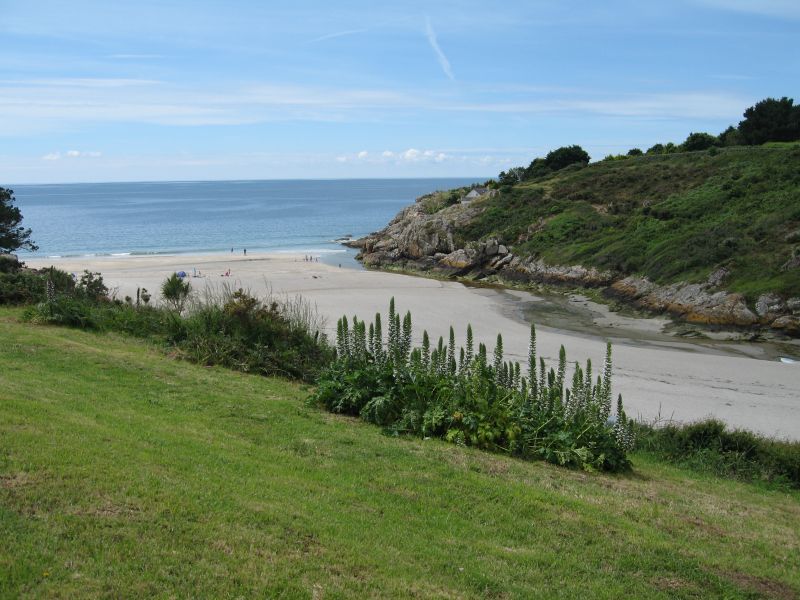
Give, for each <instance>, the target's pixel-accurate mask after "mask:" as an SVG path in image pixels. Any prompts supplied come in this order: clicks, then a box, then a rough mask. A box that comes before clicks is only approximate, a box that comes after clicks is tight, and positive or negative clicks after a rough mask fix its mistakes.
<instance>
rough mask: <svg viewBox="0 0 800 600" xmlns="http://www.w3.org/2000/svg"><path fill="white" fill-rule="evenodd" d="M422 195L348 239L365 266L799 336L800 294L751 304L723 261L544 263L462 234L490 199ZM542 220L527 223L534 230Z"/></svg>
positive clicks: (500, 242) (505, 244)
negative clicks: (624, 266)
mask: <svg viewBox="0 0 800 600" xmlns="http://www.w3.org/2000/svg"><path fill="white" fill-rule="evenodd" d="M424 199H425V198H424V197H423V198H422V199H419V200H417V202H415V203H414V204H413V205H411V206H408V207H406V208H404V209H403V210H402V211H401V212H400V213H399V214H398V215H397V216H396V217H395V218H394V219H393V220H392V221H391V222H390V223H389V224H388V225H387V226H386V227H385V228H384V229H382V230H380V231H377V232H375V233H372V234H370V235H368V236H366V237H363V238H360V239H357V240H350V241H347V242H345V244H346V245H348V246H350V247H353V248H358V249H359V254H358V257H357V258H358V259H359V260H361V261H362V263H363V264H364V265H365V266H366V267H370V268H376V269H393V270H403V271H412V272H418V273H427V274H430V275H435V276H445V277H452V278H459V279H464V280H473V281H486V282H493V283H499V284H506V285H520V284H522V285H525V284H545V285H550V286H563V287H567V288H570V289H574V288H576V287H578V288H593V289H597V290H599V291H600V292H601V293H602V295H603V296H605V297H606V298H608V299H611V300H615V301H619V302H622V303H624V304H626V305H629V306H632V307H636V308H638V309H643V310H645V311H648V312H651V313H654V314H668V315H670V316H672V317H673V318H676V319H678V320H683V321H685V322H688V323H694V324H703V325H711V326H719V327H726V328H728V327H736V328H747V329H759V328H760V329H764V328H768V329H771V330H774V331H776V332H781V333H784V334H786V335H789V336H791V337H800V298H797V297H785V296H782V295H781V294H780V293H777V292H773V293H764V294H761V295H759V296H758V297H757V298H756V299H755V301H752V300H751V301H750V302H748V300H747V298H746V297H745V295H743V294H741V293H736V292H731V291H728V290H726V288H725V283H726V280H727V278H728V276H729V271H728V270H727V269H726V268H725V267H720V268H717V269H715V270H713V271H712V272H711V274H710V275H709V276H708V277H707V279H706V280H704V281H699V282H698V281H678V282H673V283H669V284H657V283H655V282H653V281H651V280H650V279H648V278H647V277H646V276H642V275H632V274H626V273H624V272H620V271H614V270H609V269H599V268H597V267H593V266H584V265H581V264H566V265H565V264H548V263H547V262H545V261H544V260H543V259H541V258H538V257H536V256H531V255H526V254H525V253H522V252H520V253H516V252H515V251H514V244H513V243H514V242H515V241H516V240H504V239H502V238H500V237H497V236H489V237H485V238H483V239H480V240H463V237H462V233H461V231H462V230H463V228H464V227H465V226H466V225H467V224H469V223H470V222H472V221H473V219H475V218H476V217H478V216H479V215H480V214H481V213H482V212H483V211H484V210H486V209H487V206H488V200H489V199H488V198H484V199H478V200H474V201H471V202H465V203H455V204H452V205H450V206H446V207H444V208H441V209H439V210H436V211H430V209H429V208H428V205H427V204H426V202H424ZM539 228H540V225H539V224H534V225H532V226H530V227H529V228H528V233H527V235H528V236H535V235H536V234H537V229H539Z"/></svg>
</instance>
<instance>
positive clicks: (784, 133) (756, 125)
mask: <svg viewBox="0 0 800 600" xmlns="http://www.w3.org/2000/svg"><path fill="white" fill-rule="evenodd" d="M793 104H794V100H792V99H791V98H787V97H785V96H784V97H783V98H781V99H780V100H776V99H775V98H766V99H764V100H762V101H761V102H757V103H756V104H755V105H754V106H751V107H750V108H748V109H747V110H746V111H744V120H743V121H741V122H740V123H739V131H740V132H741V134H742V137H743V138H744V141H745V143H746V144H748V145H751V146H753V145H758V144H763V143H765V142H793V141H795V140H800V105H799V106H793Z"/></svg>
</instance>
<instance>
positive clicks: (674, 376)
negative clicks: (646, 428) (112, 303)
mask: <svg viewBox="0 0 800 600" xmlns="http://www.w3.org/2000/svg"><path fill="white" fill-rule="evenodd" d="M26 262H27V264H28V265H29V266H31V267H43V266H49V265H50V264H55V265H56V266H57V267H59V268H61V269H64V270H66V271H74V272H77V273H80V272H81V271H83V269H89V270H92V271H99V272H101V273H102V274H103V276H104V278H105V281H106V283H107V285H109V287H112V288H116V289H117V294H118V297H120V298H122V297H124V296H126V295H130V296H135V295H136V288H137V287H145V288H147V289H148V290H150V291H151V292H152V293H154V299H157V297H158V296H157V290H158V288H159V285H160V283H161V282H162V281H163V280H164V279H165V278H166V277H167V276H169V275H170V274H171V273H173V272H175V271H176V270H184V271H186V272H187V273H189V274H190V275H191V274H192V272H193V269H195V270H197V271H199V272H200V273H201V274H202V277H196V278H191V279H190V281H191V283H192V286H193V287H194V288H195V289H197V290H200V289H203V288H204V287H206V286H219V285H220V284H221V283H229V284H231V285H233V286H235V287H244V288H248V289H250V290H251V291H252V292H254V293H262V292H264V291H265V290H266V288H267V287H268V286H269V287H271V289H272V290H273V291H274V292H278V293H288V294H302V296H303V297H305V298H306V299H308V300H309V301H311V302H312V303H314V304H316V306H317V309H318V310H319V312H320V313H321V315H323V316H324V317H326V319H327V329H328V331H329V332H330V331H333V330H335V325H336V320H337V319H338V318H339V317H340V316H341V315H342V314H345V313H346V314H347V315H357V316H358V317H359V318H362V319H363V318H372V317H373V316H374V314H375V313H376V312H377V311H380V312H382V313H383V314H384V315H385V313H386V311H387V307H388V302H389V298H391V297H392V296H394V297H395V300H396V303H397V307H398V310H401V311H402V312H405V311H406V310H410V311H411V314H412V315H413V320H414V328H415V334H416V337H417V338H420V337H421V334H422V330H423V329H427V330H428V332H429V333H430V334H431V337H432V338H433V339H434V340H435V339H436V338H438V336H439V335H442V336H444V337H445V339H446V338H447V335H448V327H449V325H450V324H453V325H454V326H455V330H456V339H457V342H458V343H463V340H464V332H465V330H466V326H467V324H468V323H471V324H472V327H473V330H474V332H475V337H476V340H478V341H483V342H486V343H487V345H488V346H489V349H490V352H491V350H492V349H493V348H494V339H495V336H496V335H497V333H498V332H501V333H502V334H503V342H504V346H505V349H506V353H507V356H510V357H511V358H513V359H514V360H519V361H520V362H521V363H523V364H524V363H525V362H526V361H527V346H528V327H527V326H526V325H525V324H524V323H523V322H521V321H520V319H519V318H515V316H514V315H513V314H512V313H513V311H511V310H509V306H508V302H509V301H508V299H507V298H506V299H504V298H503V295H502V294H499V293H494V292H491V291H489V290H480V289H473V288H468V287H465V286H463V285H461V284H459V283H454V282H441V281H435V280H431V279H425V278H420V277H410V276H406V275H398V274H392V273H382V272H376V271H363V270H354V269H347V268H338V267H336V266H330V265H326V264H323V263H317V262H314V263H309V262H304V261H303V258H302V256H293V255H282V254H277V255H254V256H247V257H243V256H241V255H227V254H221V255H207V256H185V255H178V256H156V257H122V258H116V257H102V258H94V257H91V258H62V259H30V260H27V261H26ZM228 269H230V271H231V276H230V277H221V276H220V275H221V274H222V273H224V272H225V271H226V270H228ZM562 344H563V345H564V346H565V347H566V349H567V357H568V359H569V360H570V362H573V361H575V360H578V361H580V362H581V363H583V362H584V361H585V360H586V359H587V358H591V359H592V362H593V364H594V365H596V366H597V367H599V366H600V365H602V361H603V358H604V355H605V345H604V342H603V340H602V339H598V338H595V337H591V336H583V335H577V334H575V333H569V332H565V331H559V330H554V329H547V328H540V330H539V333H538V347H539V353H540V354H541V355H543V356H544V357H545V359H546V360H547V361H548V362H549V364H550V365H554V364H555V361H556V358H557V356H558V348H559V346H560V345H562ZM614 386H615V392H617V391H618V392H621V393H622V395H623V398H624V402H625V406H626V410H627V411H628V413H629V415H637V416H639V417H641V418H643V419H646V420H652V419H655V418H656V417H658V416H660V417H661V418H664V419H670V418H671V419H675V420H679V421H691V420H696V419H700V418H703V417H708V416H715V417H718V418H720V419H722V420H724V421H725V422H727V423H729V424H730V425H732V426H735V427H742V428H746V429H750V430H753V431H758V432H762V433H766V434H768V435H773V436H777V437H782V438H784V437H785V438H790V439H795V440H797V439H800V363H797V364H783V363H780V362H771V361H765V360H755V359H752V358H746V357H737V356H726V355H720V354H719V353H714V352H712V351H710V350H705V349H703V348H701V347H697V346H695V347H693V346H690V345H683V346H682V347H680V348H668V347H663V348H659V347H652V346H641V345H637V344H633V343H632V344H626V343H618V344H616V345H615V346H614Z"/></svg>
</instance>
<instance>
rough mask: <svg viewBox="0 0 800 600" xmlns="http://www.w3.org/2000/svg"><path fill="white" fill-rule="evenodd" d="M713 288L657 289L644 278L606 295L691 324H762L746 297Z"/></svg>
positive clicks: (619, 285)
mask: <svg viewBox="0 0 800 600" xmlns="http://www.w3.org/2000/svg"><path fill="white" fill-rule="evenodd" d="M712 287H713V286H712V285H710V284H709V283H690V284H687V283H676V284H672V285H666V286H658V285H656V284H654V283H653V282H652V281H649V280H648V279H646V278H644V277H625V278H623V279H620V280H618V281H615V282H614V283H612V284H611V286H610V287H609V288H608V290H607V295H609V296H612V297H614V298H617V299H620V300H625V301H627V302H629V303H630V304H633V305H634V306H636V307H638V308H644V309H647V310H650V311H653V312H659V313H669V314H671V315H673V316H676V317H680V318H682V319H684V320H686V321H688V322H690V323H704V324H707V325H736V326H751V325H756V324H758V323H759V318H758V317H757V316H756V315H755V314H753V312H752V311H751V310H750V309H749V308H748V307H747V303H746V302H745V298H744V296H742V295H741V294H732V293H729V292H725V291H713V290H712V289H711V288H712Z"/></svg>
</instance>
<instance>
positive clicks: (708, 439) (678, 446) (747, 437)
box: [636, 419, 800, 489]
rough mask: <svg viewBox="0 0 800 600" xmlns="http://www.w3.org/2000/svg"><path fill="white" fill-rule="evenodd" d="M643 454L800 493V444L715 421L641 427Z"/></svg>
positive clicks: (640, 443) (643, 425)
mask: <svg viewBox="0 0 800 600" xmlns="http://www.w3.org/2000/svg"><path fill="white" fill-rule="evenodd" d="M636 432H637V434H636V439H637V442H636V446H637V449H638V450H643V451H645V452H649V453H652V454H654V455H656V456H657V457H659V458H661V459H663V460H666V461H668V462H670V463H674V464H677V465H679V466H684V467H689V468H691V469H694V470H696V471H701V472H705V473H711V474H713V475H717V476H721V477H729V478H733V479H741V480H745V481H765V482H770V483H775V484H779V485H786V486H788V487H792V488H795V489H800V443H798V442H788V441H780V440H774V439H770V438H766V437H763V436H760V435H757V434H755V433H752V432H750V431H744V430H730V429H728V428H727V427H726V426H725V424H724V423H722V422H721V421H718V420H715V419H709V420H706V421H700V422H697V423H690V424H688V425H676V424H672V423H670V424H667V425H663V426H650V425H645V424H637V425H636Z"/></svg>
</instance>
